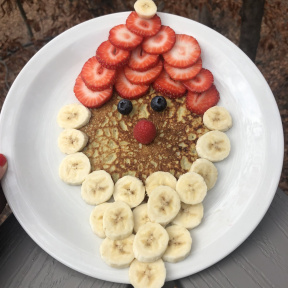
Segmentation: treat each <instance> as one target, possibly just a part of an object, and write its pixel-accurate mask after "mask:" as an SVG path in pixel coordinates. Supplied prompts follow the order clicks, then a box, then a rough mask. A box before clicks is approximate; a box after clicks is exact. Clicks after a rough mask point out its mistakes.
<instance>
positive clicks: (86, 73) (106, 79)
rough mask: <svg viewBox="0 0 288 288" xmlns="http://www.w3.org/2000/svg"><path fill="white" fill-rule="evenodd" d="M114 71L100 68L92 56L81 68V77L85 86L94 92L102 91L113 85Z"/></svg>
mask: <svg viewBox="0 0 288 288" xmlns="http://www.w3.org/2000/svg"><path fill="white" fill-rule="evenodd" d="M115 76H116V70H110V69H106V68H104V67H102V65H101V64H100V63H99V62H98V61H97V59H96V57H95V56H93V57H91V58H90V59H88V60H87V61H86V62H85V64H84V65H83V67H82V71H81V77H82V79H83V81H84V83H85V85H86V86H87V87H88V88H89V89H91V90H94V91H102V90H104V89H106V88H109V87H111V86H112V85H113V84H114V81H115Z"/></svg>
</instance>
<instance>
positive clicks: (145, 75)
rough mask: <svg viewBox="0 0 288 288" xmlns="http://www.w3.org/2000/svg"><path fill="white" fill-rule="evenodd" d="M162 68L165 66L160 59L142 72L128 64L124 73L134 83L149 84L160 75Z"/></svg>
mask: <svg viewBox="0 0 288 288" xmlns="http://www.w3.org/2000/svg"><path fill="white" fill-rule="evenodd" d="M162 68H163V63H162V61H159V62H158V64H157V65H156V66H155V67H153V68H151V69H149V70H147V71H142V72H140V71H135V70H132V69H131V68H129V67H128V66H125V67H124V74H125V76H126V78H127V79H128V80H129V81H130V82H131V83H133V84H141V85H143V84H144V85H148V84H150V83H152V82H153V81H154V80H155V79H156V78H157V77H158V76H159V75H160V73H161V71H162Z"/></svg>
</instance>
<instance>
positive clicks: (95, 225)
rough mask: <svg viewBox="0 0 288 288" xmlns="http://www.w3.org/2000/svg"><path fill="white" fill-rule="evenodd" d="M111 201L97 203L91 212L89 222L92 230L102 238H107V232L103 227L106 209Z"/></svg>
mask: <svg viewBox="0 0 288 288" xmlns="http://www.w3.org/2000/svg"><path fill="white" fill-rule="evenodd" d="M109 205H111V203H108V202H106V203H102V204H100V205H97V206H96V207H95V208H94V209H93V211H92V212H91V214H90V218H89V223H90V226H91V229H92V231H93V232H94V233H95V234H96V235H97V236H98V237H100V238H105V237H106V235H105V232H104V228H103V215H104V212H105V211H106V209H107V208H108V207H109Z"/></svg>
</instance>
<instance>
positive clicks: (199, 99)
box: [186, 85, 220, 115]
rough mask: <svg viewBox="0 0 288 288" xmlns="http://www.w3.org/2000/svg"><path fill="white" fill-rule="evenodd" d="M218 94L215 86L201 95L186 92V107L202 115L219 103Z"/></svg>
mask: <svg viewBox="0 0 288 288" xmlns="http://www.w3.org/2000/svg"><path fill="white" fill-rule="evenodd" d="M219 99H220V97H219V92H218V90H217V89H216V87H215V85H212V86H211V87H210V88H209V89H208V90H206V91H205V92H203V93H200V94H199V93H196V92H191V91H188V93H187V97H186V107H187V109H188V110H190V111H191V112H193V113H196V114H198V115H202V114H204V113H205V112H206V111H207V110H208V109H209V108H211V107H213V106H215V105H216V104H217V103H218V101H219Z"/></svg>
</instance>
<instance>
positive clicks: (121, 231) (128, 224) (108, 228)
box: [103, 201, 134, 240]
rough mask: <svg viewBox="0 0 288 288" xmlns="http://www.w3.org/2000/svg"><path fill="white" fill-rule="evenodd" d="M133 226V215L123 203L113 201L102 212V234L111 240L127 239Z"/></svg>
mask: <svg viewBox="0 0 288 288" xmlns="http://www.w3.org/2000/svg"><path fill="white" fill-rule="evenodd" d="M133 226H134V221H133V213H132V210H131V208H130V207H129V206H128V205H127V204H126V203H125V202H122V201H115V202H113V203H111V205H110V206H109V207H108V208H107V209H106V211H105V212H104V215H103V228H104V232H105V235H106V236H107V237H108V238H110V239H112V240H122V239H125V238H127V237H128V236H130V235H131V234H132V231H133Z"/></svg>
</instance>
